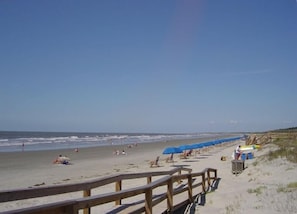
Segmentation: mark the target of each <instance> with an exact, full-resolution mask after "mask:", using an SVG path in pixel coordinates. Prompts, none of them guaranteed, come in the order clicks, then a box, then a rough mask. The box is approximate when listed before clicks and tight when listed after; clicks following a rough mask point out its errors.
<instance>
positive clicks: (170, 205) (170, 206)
mask: <svg viewBox="0 0 297 214" xmlns="http://www.w3.org/2000/svg"><path fill="white" fill-rule="evenodd" d="M172 209H173V179H172V177H171V179H169V180H168V181H167V210H168V211H169V213H171V211H172Z"/></svg>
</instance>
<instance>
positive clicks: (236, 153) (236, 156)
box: [235, 145, 241, 160]
mask: <svg viewBox="0 0 297 214" xmlns="http://www.w3.org/2000/svg"><path fill="white" fill-rule="evenodd" d="M240 147H241V145H239V146H237V147H236V149H235V160H239V158H240V155H241V151H240Z"/></svg>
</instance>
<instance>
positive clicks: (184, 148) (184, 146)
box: [178, 145, 194, 151]
mask: <svg viewBox="0 0 297 214" xmlns="http://www.w3.org/2000/svg"><path fill="white" fill-rule="evenodd" d="M178 148H180V149H181V150H183V151H184V150H191V149H194V147H193V145H181V146H179V147H178Z"/></svg>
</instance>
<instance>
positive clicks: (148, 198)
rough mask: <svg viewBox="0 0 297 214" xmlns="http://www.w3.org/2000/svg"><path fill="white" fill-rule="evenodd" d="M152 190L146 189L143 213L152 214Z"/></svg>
mask: <svg viewBox="0 0 297 214" xmlns="http://www.w3.org/2000/svg"><path fill="white" fill-rule="evenodd" d="M152 201H153V190H152V189H151V188H148V189H146V191H145V213H146V214H152V213H153V204H152Z"/></svg>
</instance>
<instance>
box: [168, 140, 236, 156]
mask: <svg viewBox="0 0 297 214" xmlns="http://www.w3.org/2000/svg"><path fill="white" fill-rule="evenodd" d="M241 138H242V137H233V138H225V139H218V140H213V141H208V142H202V143H194V144H185V145H181V146H179V147H167V148H165V149H164V151H163V154H177V153H183V152H184V151H185V150H192V149H202V148H205V147H209V146H215V145H218V144H221V143H226V142H231V141H235V140H239V139H241Z"/></svg>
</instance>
